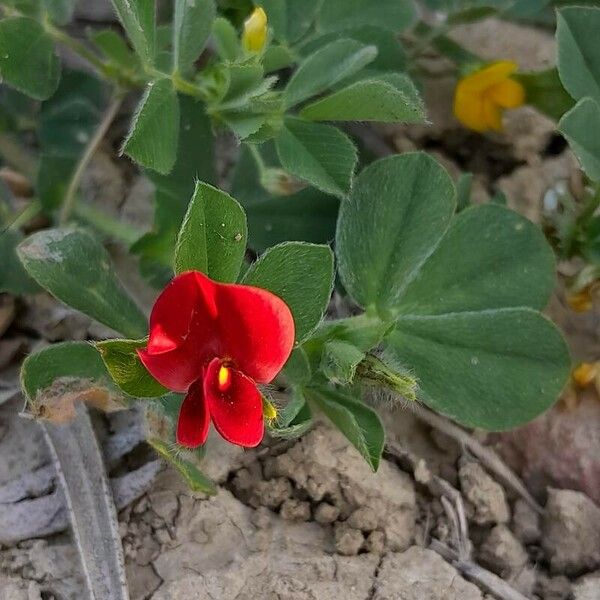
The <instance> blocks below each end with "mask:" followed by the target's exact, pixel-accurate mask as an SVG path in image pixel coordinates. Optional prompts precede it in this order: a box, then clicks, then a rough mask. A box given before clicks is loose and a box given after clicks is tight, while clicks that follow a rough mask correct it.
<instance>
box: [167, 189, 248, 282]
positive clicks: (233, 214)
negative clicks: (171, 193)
mask: <svg viewBox="0 0 600 600" xmlns="http://www.w3.org/2000/svg"><path fill="white" fill-rule="evenodd" d="M247 237H248V228H247V225H246V215H245V213H244V209H243V208H242V207H241V206H240V205H239V204H238V202H237V201H236V200H234V199H233V198H232V197H231V196H229V194H226V193H225V192H223V191H221V190H219V189H217V188H214V187H213V186H211V185H208V184H207V183H202V182H198V183H197V184H196V190H195V192H194V196H193V197H192V200H191V202H190V205H189V208H188V211H187V214H186V216H185V218H184V220H183V224H182V225H181V230H180V231H179V237H178V239H177V246H176V247H175V272H176V273H182V272H184V271H201V272H202V273H206V274H207V275H209V276H210V277H211V278H212V279H215V280H216V281H225V282H229V281H236V279H237V276H238V274H239V272H240V267H241V265H242V261H243V259H244V254H245V252H246V239H247Z"/></svg>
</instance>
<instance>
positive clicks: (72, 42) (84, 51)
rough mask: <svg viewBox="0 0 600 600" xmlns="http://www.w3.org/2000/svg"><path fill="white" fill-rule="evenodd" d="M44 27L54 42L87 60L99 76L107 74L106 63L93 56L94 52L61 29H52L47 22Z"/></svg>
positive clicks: (52, 26)
mask: <svg viewBox="0 0 600 600" xmlns="http://www.w3.org/2000/svg"><path fill="white" fill-rule="evenodd" d="M44 27H45V29H46V31H47V32H48V33H49V34H50V36H51V37H52V38H53V39H54V41H55V42H59V43H61V44H64V45H65V46H67V47H69V48H71V50H73V52H75V53H76V54H78V55H79V56H81V58H83V59H85V60H87V61H88V62H89V63H90V64H91V65H92V66H93V67H94V68H95V69H97V70H98V72H99V73H100V74H101V75H106V74H107V73H106V63H105V62H104V61H103V60H102V59H101V58H99V57H98V56H97V55H96V54H94V52H92V51H91V50H90V49H89V48H88V47H87V46H86V45H85V44H83V43H82V42H80V41H79V40H76V39H75V38H73V37H71V36H70V35H69V34H67V33H65V32H64V31H62V30H61V29H58V28H56V27H54V25H52V24H51V23H49V22H46V23H44Z"/></svg>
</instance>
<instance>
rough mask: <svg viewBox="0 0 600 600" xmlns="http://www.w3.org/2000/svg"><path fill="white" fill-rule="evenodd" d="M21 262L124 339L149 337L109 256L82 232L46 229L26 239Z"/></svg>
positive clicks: (68, 301)
mask: <svg viewBox="0 0 600 600" xmlns="http://www.w3.org/2000/svg"><path fill="white" fill-rule="evenodd" d="M18 254H19V258H20V259H21V262H22V263H23V266H24V267H25V269H26V270H27V272H28V273H29V275H30V276H31V277H33V279H35V280H36V281H37V283H39V284H40V285H41V286H42V287H43V288H45V289H46V290H48V291H49V292H50V293H51V294H52V295H53V296H55V297H56V298H58V299H59V300H61V301H62V302H64V303H65V304H68V305H69V306H72V307H73V308H76V309H77V310H80V311H81V312H83V313H85V314H86V315H88V316H90V317H92V318H94V319H96V320H97V321H99V322H100V323H103V324H104V325H106V326H107V327H111V328H112V329H114V330H115V331H118V332H120V333H122V334H123V335H125V336H128V337H132V338H139V337H142V336H144V335H145V334H146V329H147V324H146V317H145V316H144V314H143V313H142V312H141V311H140V309H139V308H138V307H137V305H136V304H135V302H134V301H133V300H132V299H131V298H130V296H129V295H128V294H127V292H126V291H125V289H124V288H123V287H122V285H121V283H120V282H119V280H118V279H117V276H116V275H115V273H114V271H113V268H112V265H111V261H110V257H109V256H108V253H107V252H106V250H105V249H104V248H103V247H102V245H101V244H100V243H99V242H98V241H97V240H96V239H95V238H94V237H92V235H90V234H89V233H87V232H86V231H83V230H81V229H46V230H43V231H40V232H38V233H35V234H33V235H31V236H29V237H28V238H27V239H25V240H24V241H23V242H22V243H21V245H20V246H19V248H18Z"/></svg>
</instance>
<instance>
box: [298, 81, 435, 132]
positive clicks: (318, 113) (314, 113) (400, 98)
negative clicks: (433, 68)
mask: <svg viewBox="0 0 600 600" xmlns="http://www.w3.org/2000/svg"><path fill="white" fill-rule="evenodd" d="M404 82H405V86H406V88H408V89H402V88H401V87H400V86H398V87H396V86H394V85H392V84H391V83H390V82H389V81H386V80H384V79H365V80H363V81H358V82H356V83H353V84H352V85H350V86H348V87H347V88H344V89H342V90H339V91H337V92H335V93H333V94H331V95H330V96H325V97H324V98H321V99H320V100H317V101H316V102H314V103H312V104H309V105H308V106H306V107H305V108H303V109H302V111H300V116H302V117H304V118H306V119H310V120H312V121H381V122H384V123H422V122H424V121H425V112H424V108H423V104H422V102H421V100H420V98H419V97H418V94H417V92H416V90H414V86H413V84H412V82H411V81H410V80H409V79H408V78H405V79H404Z"/></svg>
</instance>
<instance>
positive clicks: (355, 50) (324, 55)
mask: <svg viewBox="0 0 600 600" xmlns="http://www.w3.org/2000/svg"><path fill="white" fill-rule="evenodd" d="M376 56H377V48H375V46H365V45H364V44H361V43H360V42H357V41H355V40H344V39H342V40H336V41H334V42H331V43H330V44H327V45H326V46H324V47H322V48H320V49H319V50H317V51H316V52H315V53H314V54H312V55H311V56H309V57H308V58H306V59H305V60H304V61H303V62H302V63H301V64H300V66H299V67H298V69H297V70H296V72H295V73H294V75H292V77H291V79H290V81H289V83H288V85H287V87H286V88H285V92H284V97H285V105H286V106H287V107H290V106H294V105H296V104H298V103H299V102H302V101H303V100H306V99H307V98H310V97H311V96H314V95H316V94H319V93H320V92H322V91H323V90H326V89H328V88H330V87H332V86H333V85H335V84H336V83H337V82H338V81H342V80H343V79H345V78H346V77H350V76H351V75H354V74H355V73H358V71H360V70H361V69H362V68H364V67H365V66H366V65H368V64H369V63H370V62H372V61H373V60H374V59H375V57H376Z"/></svg>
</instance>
